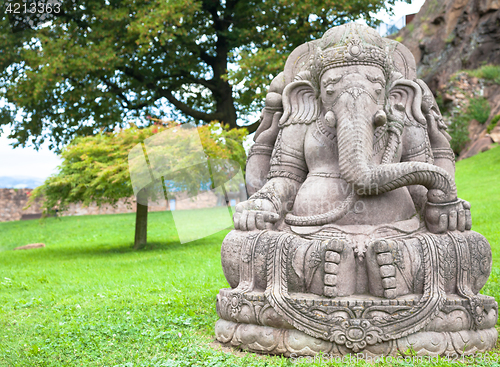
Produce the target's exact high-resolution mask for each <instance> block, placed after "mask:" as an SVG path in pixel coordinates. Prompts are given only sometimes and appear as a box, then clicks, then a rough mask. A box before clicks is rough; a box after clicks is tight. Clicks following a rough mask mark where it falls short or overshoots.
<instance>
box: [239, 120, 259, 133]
mask: <svg viewBox="0 0 500 367" xmlns="http://www.w3.org/2000/svg"><path fill="white" fill-rule="evenodd" d="M259 125H260V120H257V121H255V122H254V123H252V124H250V125H245V126H241V127H244V128H245V129H247V131H248V133H249V134H251V133H254V132H256V131H257V129H258V128H259Z"/></svg>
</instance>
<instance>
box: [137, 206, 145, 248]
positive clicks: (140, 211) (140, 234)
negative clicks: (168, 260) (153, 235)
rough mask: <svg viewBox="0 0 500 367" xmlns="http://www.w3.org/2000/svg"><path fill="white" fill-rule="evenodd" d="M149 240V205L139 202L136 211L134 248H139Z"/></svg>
mask: <svg viewBox="0 0 500 367" xmlns="http://www.w3.org/2000/svg"><path fill="white" fill-rule="evenodd" d="M147 242H148V206H147V205H142V204H139V202H137V209H136V212H135V241H134V249H135V250H139V249H141V248H143V247H144V246H146V244H147Z"/></svg>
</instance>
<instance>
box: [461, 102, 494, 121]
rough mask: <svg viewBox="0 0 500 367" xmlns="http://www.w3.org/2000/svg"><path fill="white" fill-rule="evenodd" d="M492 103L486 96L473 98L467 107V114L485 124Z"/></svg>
mask: <svg viewBox="0 0 500 367" xmlns="http://www.w3.org/2000/svg"><path fill="white" fill-rule="evenodd" d="M490 111H491V107H490V103H489V102H488V100H487V99H486V98H484V97H476V98H471V99H470V100H469V105H468V107H467V113H466V114H467V115H468V117H469V118H470V119H474V120H476V121H478V122H479V123H481V124H484V123H485V122H486V120H488V117H489V116H490Z"/></svg>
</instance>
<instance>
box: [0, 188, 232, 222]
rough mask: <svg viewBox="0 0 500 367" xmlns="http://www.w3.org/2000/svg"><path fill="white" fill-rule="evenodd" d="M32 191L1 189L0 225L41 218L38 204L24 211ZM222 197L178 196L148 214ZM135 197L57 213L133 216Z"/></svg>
mask: <svg viewBox="0 0 500 367" xmlns="http://www.w3.org/2000/svg"><path fill="white" fill-rule="evenodd" d="M31 191H32V190H31V189H0V222H8V221H13V220H20V219H35V218H40V217H41V213H42V209H41V207H40V205H39V204H38V203H35V204H34V205H32V206H31V207H30V208H28V209H23V208H24V207H25V206H26V203H27V202H28V199H29V195H30V193H31ZM229 199H232V200H234V201H233V204H234V203H238V202H239V201H240V199H239V193H230V195H229ZM222 203H223V201H222V200H221V198H218V197H217V196H216V195H215V194H213V193H212V192H201V193H199V195H198V196H197V197H196V199H191V198H189V197H187V195H186V194H181V195H178V197H177V198H176V199H175V203H174V202H172V200H169V201H168V202H167V201H163V202H161V203H156V204H153V205H149V206H148V211H150V212H156V211H164V210H171V209H175V210H192V209H201V208H211V207H214V206H217V205H220V204H222ZM136 206H137V205H136V202H135V198H133V197H132V198H128V199H121V200H119V201H118V202H117V203H116V205H102V206H101V207H98V206H97V205H95V204H91V205H89V206H83V205H82V204H81V203H77V204H71V205H70V206H69V208H68V210H66V211H64V212H63V213H58V215H61V216H72V215H97V214H120V213H134V212H135V210H136Z"/></svg>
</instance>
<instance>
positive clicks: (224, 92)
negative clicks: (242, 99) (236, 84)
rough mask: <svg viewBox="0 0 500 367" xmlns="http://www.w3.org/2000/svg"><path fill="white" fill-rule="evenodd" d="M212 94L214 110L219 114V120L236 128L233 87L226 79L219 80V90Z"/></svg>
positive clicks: (236, 116)
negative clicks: (214, 103) (214, 101)
mask: <svg viewBox="0 0 500 367" xmlns="http://www.w3.org/2000/svg"><path fill="white" fill-rule="evenodd" d="M214 96H215V100H216V103H217V104H216V106H217V108H216V111H215V112H216V113H217V114H219V115H220V116H221V121H220V122H223V123H224V124H226V125H229V127H230V128H231V129H234V128H238V127H239V126H238V125H236V119H237V118H238V115H237V113H236V107H235V106H234V99H233V88H232V87H231V85H230V84H229V83H228V82H226V81H222V82H220V83H219V90H218V91H217V93H215V94H214Z"/></svg>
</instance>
